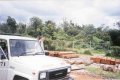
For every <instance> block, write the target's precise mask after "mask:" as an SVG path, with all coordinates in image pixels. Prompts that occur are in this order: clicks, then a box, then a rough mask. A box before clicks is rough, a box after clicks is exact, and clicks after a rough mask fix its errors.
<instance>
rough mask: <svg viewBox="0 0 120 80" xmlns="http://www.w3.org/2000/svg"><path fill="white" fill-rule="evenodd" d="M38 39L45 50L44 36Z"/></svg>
mask: <svg viewBox="0 0 120 80" xmlns="http://www.w3.org/2000/svg"><path fill="white" fill-rule="evenodd" d="M37 39H38V41H39V43H40V46H41V48H42V51H43V52H44V37H43V36H38V37H37Z"/></svg>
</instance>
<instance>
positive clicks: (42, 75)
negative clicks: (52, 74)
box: [39, 72, 47, 79]
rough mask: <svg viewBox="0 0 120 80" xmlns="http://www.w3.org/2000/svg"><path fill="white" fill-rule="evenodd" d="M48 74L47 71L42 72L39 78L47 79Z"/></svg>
mask: <svg viewBox="0 0 120 80" xmlns="http://www.w3.org/2000/svg"><path fill="white" fill-rule="evenodd" d="M46 76H47V74H46V72H41V73H40V76H39V78H40V79H45V78H46Z"/></svg>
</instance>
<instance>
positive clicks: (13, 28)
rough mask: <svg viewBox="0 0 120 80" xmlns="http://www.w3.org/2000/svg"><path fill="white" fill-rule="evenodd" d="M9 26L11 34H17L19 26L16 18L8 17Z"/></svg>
mask: <svg viewBox="0 0 120 80" xmlns="http://www.w3.org/2000/svg"><path fill="white" fill-rule="evenodd" d="M7 25H8V26H9V28H10V31H11V33H16V31H17V25H16V20H15V19H14V18H11V17H10V16H8V18H7Z"/></svg>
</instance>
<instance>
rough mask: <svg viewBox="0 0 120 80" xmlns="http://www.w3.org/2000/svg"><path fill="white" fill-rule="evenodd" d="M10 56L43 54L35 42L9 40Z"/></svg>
mask: <svg viewBox="0 0 120 80" xmlns="http://www.w3.org/2000/svg"><path fill="white" fill-rule="evenodd" d="M10 53H11V56H24V55H36V54H44V52H43V50H42V49H41V46H40V44H39V42H38V41H37V40H19V39H11V40H10Z"/></svg>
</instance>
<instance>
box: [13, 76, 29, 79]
mask: <svg viewBox="0 0 120 80" xmlns="http://www.w3.org/2000/svg"><path fill="white" fill-rule="evenodd" d="M13 80H28V79H27V78H24V77H21V76H17V75H16V76H15V77H14V79H13Z"/></svg>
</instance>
